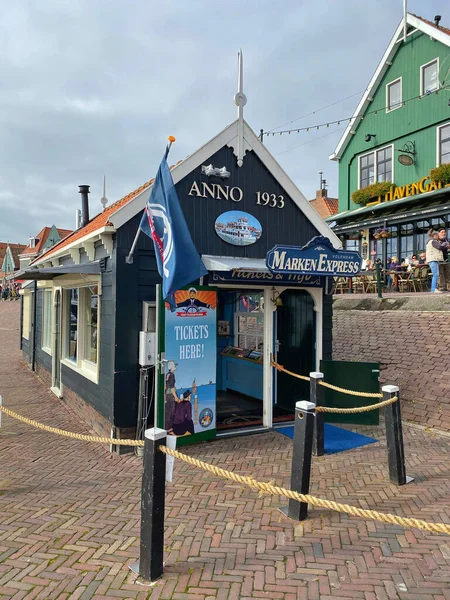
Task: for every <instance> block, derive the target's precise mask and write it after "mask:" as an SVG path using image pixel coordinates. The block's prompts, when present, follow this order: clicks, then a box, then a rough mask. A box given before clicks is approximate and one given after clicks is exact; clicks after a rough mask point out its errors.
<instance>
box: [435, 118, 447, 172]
mask: <svg viewBox="0 0 450 600" xmlns="http://www.w3.org/2000/svg"><path fill="white" fill-rule="evenodd" d="M437 158H438V160H437V162H438V165H442V164H444V163H450V123H448V124H447V125H443V126H442V127H438V157H437Z"/></svg>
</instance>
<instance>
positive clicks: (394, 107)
mask: <svg viewBox="0 0 450 600" xmlns="http://www.w3.org/2000/svg"><path fill="white" fill-rule="evenodd" d="M402 106H403V102H400V104H399V105H398V106H393V107H392V108H387V109H386V112H387V113H390V112H393V111H394V110H398V109H399V108H401V107H402Z"/></svg>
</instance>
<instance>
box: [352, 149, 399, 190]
mask: <svg viewBox="0 0 450 600" xmlns="http://www.w3.org/2000/svg"><path fill="white" fill-rule="evenodd" d="M392 166H393V165H392V146H386V147H384V148H380V149H379V150H377V151H376V152H371V153H370V154H365V155H364V156H360V157H359V187H360V188H365V187H366V186H368V185H370V184H371V183H375V181H393V171H392Z"/></svg>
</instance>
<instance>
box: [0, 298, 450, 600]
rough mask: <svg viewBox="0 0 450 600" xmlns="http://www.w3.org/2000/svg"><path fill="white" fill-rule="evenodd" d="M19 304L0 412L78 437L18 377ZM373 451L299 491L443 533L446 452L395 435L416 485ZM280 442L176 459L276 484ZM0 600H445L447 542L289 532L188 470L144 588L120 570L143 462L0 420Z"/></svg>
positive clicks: (1, 314)
mask: <svg viewBox="0 0 450 600" xmlns="http://www.w3.org/2000/svg"><path fill="white" fill-rule="evenodd" d="M17 319H18V305H17V304H13V303H4V302H3V303H2V302H0V393H1V394H2V395H3V400H4V403H5V405H7V406H9V407H11V408H12V409H13V410H17V411H18V412H20V413H22V414H25V415H28V416H30V417H32V418H35V419H38V420H41V421H43V422H45V423H49V424H52V425H56V426H58V427H62V428H66V429H70V430H73V431H80V432H85V431H86V429H85V427H84V426H83V425H82V424H80V423H78V422H77V420H76V419H75V417H74V416H73V415H72V414H71V413H70V412H69V411H68V410H67V409H66V408H65V407H64V406H62V405H61V404H60V403H59V401H58V400H57V399H56V398H55V397H54V396H52V394H51V393H50V392H49V391H48V390H47V389H46V388H45V386H44V385H43V384H42V383H40V382H39V380H37V379H36V377H35V375H34V374H32V373H31V372H30V371H29V370H28V368H27V367H26V366H25V365H24V364H23V363H22V362H21V356H20V353H19V351H18V323H17ZM360 431H362V432H364V433H369V434H372V435H374V436H375V437H378V438H379V439H380V442H379V443H377V444H372V445H370V446H367V447H365V448H362V449H357V450H353V451H350V452H345V453H341V454H337V455H333V456H326V457H324V458H320V459H314V464H313V473H312V482H313V484H312V491H313V493H316V494H317V495H320V496H322V497H324V498H330V499H334V500H338V501H339V500H340V501H343V502H346V503H349V504H354V505H356V506H362V507H364V508H374V509H378V510H383V511H386V512H394V513H396V514H399V515H404V516H416V517H419V518H424V519H429V520H434V521H443V522H446V523H448V522H450V499H449V498H450V494H449V492H450V481H449V471H450V462H449V459H448V456H449V449H450V438H447V437H442V436H437V435H434V434H433V433H432V432H431V431H428V432H427V431H424V430H420V429H417V428H411V427H409V426H406V427H405V437H406V456H407V466H408V473H409V474H410V475H413V476H414V477H415V481H414V483H412V484H410V485H408V486H404V487H402V488H396V487H394V486H392V485H390V484H389V483H388V482H387V469H386V448H385V443H384V439H383V435H382V429H381V428H360ZM291 449H292V443H291V441H290V440H289V439H288V438H286V437H284V436H282V435H280V434H278V433H267V434H264V435H258V436H256V435H255V436H248V437H240V438H234V439H228V440H222V441H217V442H211V443H208V444H203V445H198V446H195V447H190V448H189V449H188V450H187V452H188V453H190V454H192V455H194V456H197V457H199V458H202V459H204V460H206V461H210V462H213V463H215V464H218V465H221V466H223V467H225V468H228V469H233V470H236V471H238V472H240V473H244V474H253V475H254V476H255V477H257V478H259V479H263V480H272V479H274V480H276V481H277V482H278V483H281V484H283V485H289V468H290V460H291ZM0 457H1V459H0V598H4V599H14V600H19V599H27V600H31V599H45V600H47V599H48V600H50V599H60V600H65V599H66V598H71V599H81V600H86V599H90V598H93V599H96V600H101V599H117V598H122V599H136V600H144V599H150V600H156V599H161V600H169V599H174V600H184V599H186V600H238V599H240V600H247V599H255V598H256V599H262V598H270V599H280V600H297V599H299V600H315V599H317V598H319V599H321V600H343V599H354V598H360V599H363V600H393V599H399V600H419V599H420V600H450V537H447V536H439V535H433V534H426V533H422V532H420V531H416V530H414V531H406V530H403V529H402V528H399V527H395V526H390V525H383V524H380V523H375V522H369V521H367V522H366V521H363V520H361V519H356V518H349V517H347V516H346V515H343V514H338V513H333V512H330V511H327V510H312V511H311V513H310V519H309V520H308V521H306V522H304V523H303V524H300V523H295V522H291V521H289V520H288V519H286V518H285V517H284V516H283V515H282V514H281V513H280V512H279V511H278V508H279V506H280V504H282V501H281V502H280V499H278V498H273V497H269V496H262V497H260V496H258V495H257V494H256V493H254V492H252V491H250V490H248V489H243V488H241V487H240V486H239V485H236V484H234V483H231V482H228V481H224V480H219V479H217V478H215V477H213V476H211V475H209V474H208V473H204V472H200V471H197V470H196V469H194V468H193V467H189V466H186V465H185V464H180V463H178V464H176V466H175V474H174V483H173V484H172V485H170V486H169V487H168V490H167V518H166V549H165V551H166V557H165V559H166V567H165V574H164V577H163V579H162V580H161V581H160V582H158V583H157V584H156V585H154V586H153V587H151V588H148V587H144V586H143V585H140V584H139V583H138V582H137V581H136V578H135V576H134V575H133V574H132V573H131V572H130V571H129V570H128V569H127V566H128V565H129V564H130V563H131V562H132V561H133V560H135V559H136V558H137V556H138V548H139V541H138V536H139V516H140V515H139V510H140V509H139V502H140V476H141V461H140V459H138V458H135V457H129V456H128V457H127V456H117V455H110V454H109V453H108V448H106V447H105V446H102V445H98V444H88V443H86V442H81V441H77V440H70V439H63V438H59V437H56V436H54V435H53V434H48V433H45V432H41V431H37V430H35V429H32V428H30V427H28V426H27V425H25V424H22V423H19V422H17V421H14V420H12V419H10V418H8V417H3V419H2V428H1V430H0Z"/></svg>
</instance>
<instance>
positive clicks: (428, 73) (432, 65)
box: [420, 58, 439, 96]
mask: <svg viewBox="0 0 450 600" xmlns="http://www.w3.org/2000/svg"><path fill="white" fill-rule="evenodd" d="M438 72H439V59H438V58H435V59H434V60H432V61H431V62H429V63H427V64H426V65H422V66H421V67H420V94H421V95H422V96H423V95H424V94H429V93H431V92H435V91H436V90H437V89H438V88H439V79H438Z"/></svg>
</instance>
